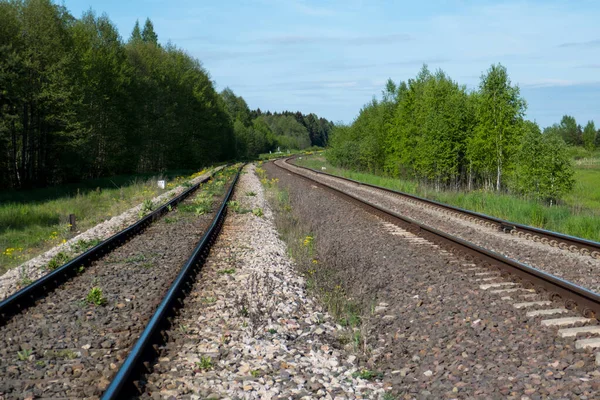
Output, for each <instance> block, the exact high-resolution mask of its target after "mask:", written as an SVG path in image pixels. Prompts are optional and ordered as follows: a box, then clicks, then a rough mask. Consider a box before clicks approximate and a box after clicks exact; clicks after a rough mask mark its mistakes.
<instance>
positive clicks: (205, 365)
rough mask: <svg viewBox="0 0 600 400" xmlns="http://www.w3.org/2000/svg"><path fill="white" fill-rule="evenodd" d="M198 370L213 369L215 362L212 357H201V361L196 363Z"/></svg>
mask: <svg viewBox="0 0 600 400" xmlns="http://www.w3.org/2000/svg"><path fill="white" fill-rule="evenodd" d="M196 368H198V369H200V370H203V371H208V370H209V369H212V368H213V360H212V358H211V357H210V356H201V357H200V361H199V362H196Z"/></svg>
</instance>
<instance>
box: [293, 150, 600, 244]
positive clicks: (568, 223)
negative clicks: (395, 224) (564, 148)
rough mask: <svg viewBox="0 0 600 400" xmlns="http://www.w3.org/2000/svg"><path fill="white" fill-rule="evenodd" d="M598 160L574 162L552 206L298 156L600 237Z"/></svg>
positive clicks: (364, 178)
mask: <svg viewBox="0 0 600 400" xmlns="http://www.w3.org/2000/svg"><path fill="white" fill-rule="evenodd" d="M596 154H597V156H598V160H599V162H598V163H597V164H594V165H593V166H580V165H577V164H576V163H575V167H574V168H575V175H574V178H575V184H574V189H573V191H572V192H571V193H570V194H569V195H567V196H565V198H564V200H563V201H562V202H561V203H560V205H553V206H549V205H548V204H546V203H543V202H540V201H537V200H535V199H527V198H524V197H521V196H518V195H511V194H506V193H496V192H494V191H491V190H484V189H480V190H475V191H471V192H467V191H465V190H449V189H447V190H437V189H436V188H435V187H434V186H431V185H427V184H424V183H421V182H416V181H412V180H408V179H401V178H397V177H390V176H385V175H383V174H374V173H369V172H360V171H354V170H351V169H346V168H340V167H336V166H334V165H332V164H331V163H330V162H328V161H327V160H326V158H325V156H324V155H315V156H309V157H302V159H296V160H295V163H296V164H298V165H301V166H304V167H308V168H313V169H315V170H319V171H321V169H322V168H323V167H325V168H326V170H325V171H324V172H327V173H330V174H333V175H338V176H343V177H345V178H350V179H354V180H357V181H360V182H365V183H370V184H373V185H377V186H383V187H386V188H389V189H394V190H398V191H401V192H406V193H410V194H414V195H417V196H421V197H425V198H428V199H431V200H435V201H439V202H442V203H446V204H450V205H453V206H457V207H461V208H465V209H468V210H472V211H476V212H480V213H484V214H488V215H492V216H494V217H498V218H502V219H506V220H509V221H513V222H517V223H521V224H525V225H532V226H535V227H538V228H543V229H548V230H551V231H556V232H561V233H565V234H568V235H572V236H578V237H582V238H586V239H590V240H595V241H600V229H599V228H598V227H600V187H598V182H600V152H598V153H596Z"/></svg>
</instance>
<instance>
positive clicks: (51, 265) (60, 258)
mask: <svg viewBox="0 0 600 400" xmlns="http://www.w3.org/2000/svg"><path fill="white" fill-rule="evenodd" d="M70 258H71V257H70V256H69V255H68V254H67V253H63V252H62V251H61V252H60V253H58V254H57V255H55V256H54V257H52V259H51V260H50V261H49V262H48V265H46V269H47V270H48V271H54V270H55V269H57V268H58V267H60V266H62V265H63V264H65V263H66V262H67V261H69V259H70Z"/></svg>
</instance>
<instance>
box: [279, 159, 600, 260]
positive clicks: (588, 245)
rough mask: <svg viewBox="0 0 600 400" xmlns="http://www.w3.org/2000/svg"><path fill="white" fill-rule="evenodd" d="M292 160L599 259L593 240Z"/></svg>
mask: <svg viewBox="0 0 600 400" xmlns="http://www.w3.org/2000/svg"><path fill="white" fill-rule="evenodd" d="M294 158H297V156H293V157H288V158H286V159H284V162H285V163H286V164H289V165H293V166H294V167H296V168H301V169H304V170H307V171H310V172H313V173H316V174H320V175H324V176H328V177H332V178H337V179H340V180H343V181H346V182H351V183H354V184H356V185H360V186H367V187H370V188H373V189H378V190H381V191H384V192H388V193H392V194H395V195H399V196H402V197H406V198H408V199H411V200H414V201H418V202H422V203H426V204H429V205H432V206H436V207H438V208H442V209H445V210H447V211H451V212H454V213H458V214H465V215H468V216H470V217H472V218H475V219H478V220H482V221H484V222H487V223H490V224H493V225H494V226H496V227H497V228H498V229H499V230H502V231H504V232H509V233H519V232H522V233H523V234H524V235H525V237H526V238H528V239H529V238H531V239H533V240H536V241H544V242H548V243H549V244H550V245H553V246H558V247H560V248H561V249H563V250H570V251H573V252H575V251H579V252H581V253H582V254H586V255H588V254H591V255H593V256H594V257H595V258H600V243H599V242H595V241H593V240H588V239H583V238H579V237H576V236H570V235H565V234H563V233H560V232H554V231H549V230H546V229H541V228H535V227H533V226H528V225H523V224H518V223H516V222H511V221H506V220H503V219H500V218H496V217H492V216H490V215H486V214H482V213H478V212H475V211H470V210H466V209H464V208H460V207H455V206H451V205H448V204H444V203H440V202H438V201H435V200H430V199H426V198H423V197H419V196H416V195H413V194H409V193H404V192H400V191H397V190H393V189H388V188H385V187H381V186H377V185H373V184H370V183H365V182H359V181H356V180H354V179H350V178H346V177H343V176H337V175H333V174H329V173H327V172H322V171H317V170H315V169H312V168H308V167H304V166H301V165H296V164H291V163H289V162H288V161H289V160H292V159H294ZM528 235H529V236H528Z"/></svg>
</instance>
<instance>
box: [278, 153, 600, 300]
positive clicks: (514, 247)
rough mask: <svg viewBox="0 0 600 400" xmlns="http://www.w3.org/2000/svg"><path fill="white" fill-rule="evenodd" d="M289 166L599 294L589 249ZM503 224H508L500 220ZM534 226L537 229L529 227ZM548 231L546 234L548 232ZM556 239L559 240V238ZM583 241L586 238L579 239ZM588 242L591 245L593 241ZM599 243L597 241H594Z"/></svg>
mask: <svg viewBox="0 0 600 400" xmlns="http://www.w3.org/2000/svg"><path fill="white" fill-rule="evenodd" d="M280 163H281V164H283V165H285V166H286V167H288V168H294V170H295V171H297V172H298V173H300V174H303V175H306V176H308V177H311V178H314V179H317V180H319V181H321V182H324V183H326V184H328V185H331V186H333V187H335V188H337V189H340V190H342V191H344V192H347V193H351V194H353V195H354V196H358V197H360V198H363V199H367V200H368V201H371V202H373V203H374V204H377V205H378V206H381V207H383V208H385V209H388V210H391V211H394V212H396V213H399V214H401V215H406V216H408V217H410V218H412V219H414V220H417V221H419V222H422V223H423V224H426V225H428V226H432V227H436V228H437V229H439V230H441V231H443V232H446V233H448V234H450V235H452V236H456V237H459V238H461V239H463V240H466V241H468V242H471V243H474V244H476V245H478V246H480V247H484V248H486V249H489V250H492V251H494V252H497V253H500V254H502V255H504V256H506V257H508V258H511V259H514V260H517V261H520V262H521V263H524V264H528V265H531V266H533V267H535V268H537V269H539V270H541V271H544V272H547V273H549V274H552V275H554V276H556V277H558V278H561V279H564V280H567V281H570V282H573V283H575V284H577V285H579V286H582V287H585V288H587V289H589V290H591V291H594V292H599V293H600V260H597V259H595V258H594V257H591V255H592V254H593V253H592V252H589V251H587V250H586V251H587V252H583V253H584V254H582V253H581V252H579V251H577V252H572V251H569V247H568V246H566V245H563V246H562V247H559V246H556V247H552V246H551V245H549V244H550V241H546V240H544V241H545V242H546V243H547V244H544V243H542V242H541V241H540V242H534V241H533V240H527V239H526V238H525V237H523V235H521V237H519V236H518V235H511V234H508V233H505V232H503V231H502V230H500V229H499V228H498V227H499V226H500V225H497V224H494V223H491V222H485V221H484V220H481V219H477V220H474V219H475V217H473V216H471V214H463V213H461V212H458V211H447V210H443V209H440V208H439V207H438V206H437V205H432V204H430V203H428V202H423V201H420V200H419V201H417V200H414V199H408V200H407V198H406V196H405V195H404V194H402V193H398V192H394V191H391V190H388V189H385V188H378V187H374V186H372V185H364V184H361V183H357V182H354V181H348V180H346V179H340V178H338V177H336V176H333V175H329V174H324V173H320V172H318V171H314V170H311V169H307V168H303V167H297V166H291V165H290V164H288V163H285V162H283V161H281V162H280ZM502 224H504V225H510V224H509V223H508V222H506V221H503V222H502ZM531 229H537V228H531ZM551 234H552V233H551V232H547V235H551ZM555 240H560V239H559V238H558V237H557V238H555ZM582 241H585V240H583V239H582ZM585 242H588V244H589V245H590V246H592V245H594V243H595V242H589V241H585ZM595 245H596V246H598V244H597V243H596V244H595Z"/></svg>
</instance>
